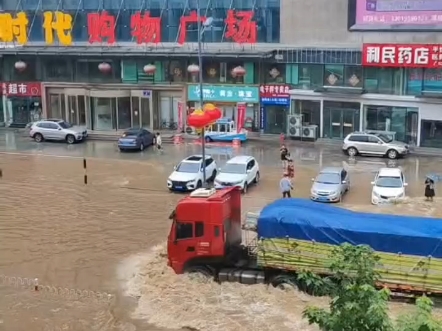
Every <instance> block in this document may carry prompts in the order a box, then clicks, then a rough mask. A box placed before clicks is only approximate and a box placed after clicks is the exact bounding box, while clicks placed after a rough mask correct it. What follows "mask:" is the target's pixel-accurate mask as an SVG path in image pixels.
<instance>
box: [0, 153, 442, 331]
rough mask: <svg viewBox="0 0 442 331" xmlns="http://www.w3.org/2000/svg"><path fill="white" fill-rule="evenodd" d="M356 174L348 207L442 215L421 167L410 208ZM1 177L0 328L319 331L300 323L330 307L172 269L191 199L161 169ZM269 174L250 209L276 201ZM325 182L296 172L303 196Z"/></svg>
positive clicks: (71, 166)
mask: <svg viewBox="0 0 442 331" xmlns="http://www.w3.org/2000/svg"><path fill="white" fill-rule="evenodd" d="M347 166H348V168H349V172H350V174H351V176H352V182H353V185H352V188H351V191H350V193H349V194H348V196H347V197H345V199H344V203H343V204H342V206H343V207H345V208H350V209H354V210H358V211H370V212H382V213H396V214H408V215H424V216H436V217H442V213H441V208H440V207H437V206H440V201H439V200H435V202H433V203H430V202H425V201H423V198H422V193H423V185H422V181H423V177H422V174H415V171H414V169H412V168H410V169H408V168H407V166H406V165H405V166H404V171H405V172H406V173H407V174H408V173H409V182H410V186H409V187H408V192H407V194H408V195H409V198H408V199H407V200H405V201H404V202H403V203H401V204H397V205H389V206H382V207H373V206H371V205H370V204H369V200H370V192H371V186H370V181H371V180H372V178H373V173H372V171H371V170H367V169H365V168H363V167H362V168H361V167H360V166H359V167H357V166H354V165H352V164H347ZM0 168H1V169H2V170H3V177H2V178H0V248H1V249H0V330H3V329H4V330H8V331H15V330H17V331H21V330H48V331H49V330H75V331H82V330H85V331H86V330H87V331H92V330H100V331H101V330H123V331H126V330H130V331H132V330H148V331H154V330H159V331H161V330H171V329H182V330H186V329H187V330H210V331H218V330H220V331H221V330H223V331H229V330H252V329H255V330H263V331H264V330H268V331H272V330H280V331H283V330H316V329H315V328H313V327H311V326H308V325H307V324H306V322H305V321H304V320H302V318H301V313H302V310H303V309H304V308H305V306H306V305H310V304H315V305H323V304H324V300H323V299H318V298H312V297H308V296H306V295H303V294H301V293H295V294H293V293H285V292H282V291H280V290H276V289H273V288H268V287H266V286H244V285H240V284H222V285H216V284H213V283H206V282H204V281H202V280H198V279H189V278H187V276H177V275H174V274H173V273H172V271H171V270H170V269H168V268H167V266H166V259H165V246H164V242H165V239H166V237H167V234H168V229H169V226H170V222H169V220H168V219H167V216H168V215H169V213H170V212H171V211H172V210H173V207H174V205H175V204H176V202H177V201H178V200H179V199H180V198H181V197H182V195H178V194H171V193H169V192H167V190H165V181H166V178H167V176H168V174H169V172H170V169H165V168H164V167H163V166H162V165H161V164H160V163H159V162H158V161H155V160H154V161H151V162H131V161H115V160H99V159H90V160H89V161H88V172H87V173H88V185H84V184H83V175H84V172H83V168H82V160H81V159H73V158H52V157H39V156H19V155H1V158H0ZM261 172H262V179H261V183H260V184H259V186H257V187H252V188H251V189H250V190H249V192H248V194H247V196H245V197H244V198H243V210H244V211H259V210H260V209H261V208H262V207H263V206H264V205H265V204H266V203H268V202H270V201H272V200H274V199H275V198H277V197H278V196H279V192H278V182H279V178H280V176H281V169H280V168H279V167H278V166H276V165H275V166H273V167H266V166H262V169H261ZM316 172H317V167H314V166H310V167H306V166H302V165H299V166H298V167H297V170H296V180H295V187H296V188H295V191H294V192H295V193H294V195H295V196H298V197H307V196H308V194H309V190H310V186H311V177H313V176H314V175H315V174H316ZM437 189H438V191H439V192H442V190H441V189H442V188H440V187H438V188H437ZM36 278H38V285H39V286H38V289H39V290H38V291H35V290H34V285H35V284H34V279H36ZM391 308H392V312H393V313H398V312H402V311H404V310H406V309H409V307H408V306H405V305H401V304H392V305H391Z"/></svg>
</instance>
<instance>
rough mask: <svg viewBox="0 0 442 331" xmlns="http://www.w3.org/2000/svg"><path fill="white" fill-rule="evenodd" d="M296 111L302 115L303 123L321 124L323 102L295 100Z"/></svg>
mask: <svg viewBox="0 0 442 331" xmlns="http://www.w3.org/2000/svg"><path fill="white" fill-rule="evenodd" d="M293 107H294V113H295V114H300V115H302V125H303V126H309V125H317V126H318V128H319V126H320V125H321V102H320V101H312V100H295V102H294V103H293Z"/></svg>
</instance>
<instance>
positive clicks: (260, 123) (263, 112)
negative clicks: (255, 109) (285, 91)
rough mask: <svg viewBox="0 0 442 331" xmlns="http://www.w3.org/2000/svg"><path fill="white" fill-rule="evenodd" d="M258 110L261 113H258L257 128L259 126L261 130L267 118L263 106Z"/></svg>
mask: <svg viewBox="0 0 442 331" xmlns="http://www.w3.org/2000/svg"><path fill="white" fill-rule="evenodd" d="M260 111H261V114H260V121H259V128H260V129H261V130H264V124H265V122H266V120H267V119H266V112H265V108H264V107H261V109H260Z"/></svg>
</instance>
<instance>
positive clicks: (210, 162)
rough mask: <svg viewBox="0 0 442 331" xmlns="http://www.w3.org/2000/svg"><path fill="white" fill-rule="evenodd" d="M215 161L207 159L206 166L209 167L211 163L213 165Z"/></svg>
mask: <svg viewBox="0 0 442 331" xmlns="http://www.w3.org/2000/svg"><path fill="white" fill-rule="evenodd" d="M212 162H213V159H207V160H206V167H208V166H209V165H211V164H212Z"/></svg>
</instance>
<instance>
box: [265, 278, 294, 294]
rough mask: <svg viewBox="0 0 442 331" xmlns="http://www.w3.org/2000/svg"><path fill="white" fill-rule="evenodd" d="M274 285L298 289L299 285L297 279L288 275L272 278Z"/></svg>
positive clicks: (286, 288)
mask: <svg viewBox="0 0 442 331" xmlns="http://www.w3.org/2000/svg"><path fill="white" fill-rule="evenodd" d="M271 284H272V286H273V287H276V288H278V289H280V290H284V291H285V290H298V285H297V284H296V279H295V278H294V277H292V276H288V275H279V276H276V277H275V278H273V279H272V282H271Z"/></svg>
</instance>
